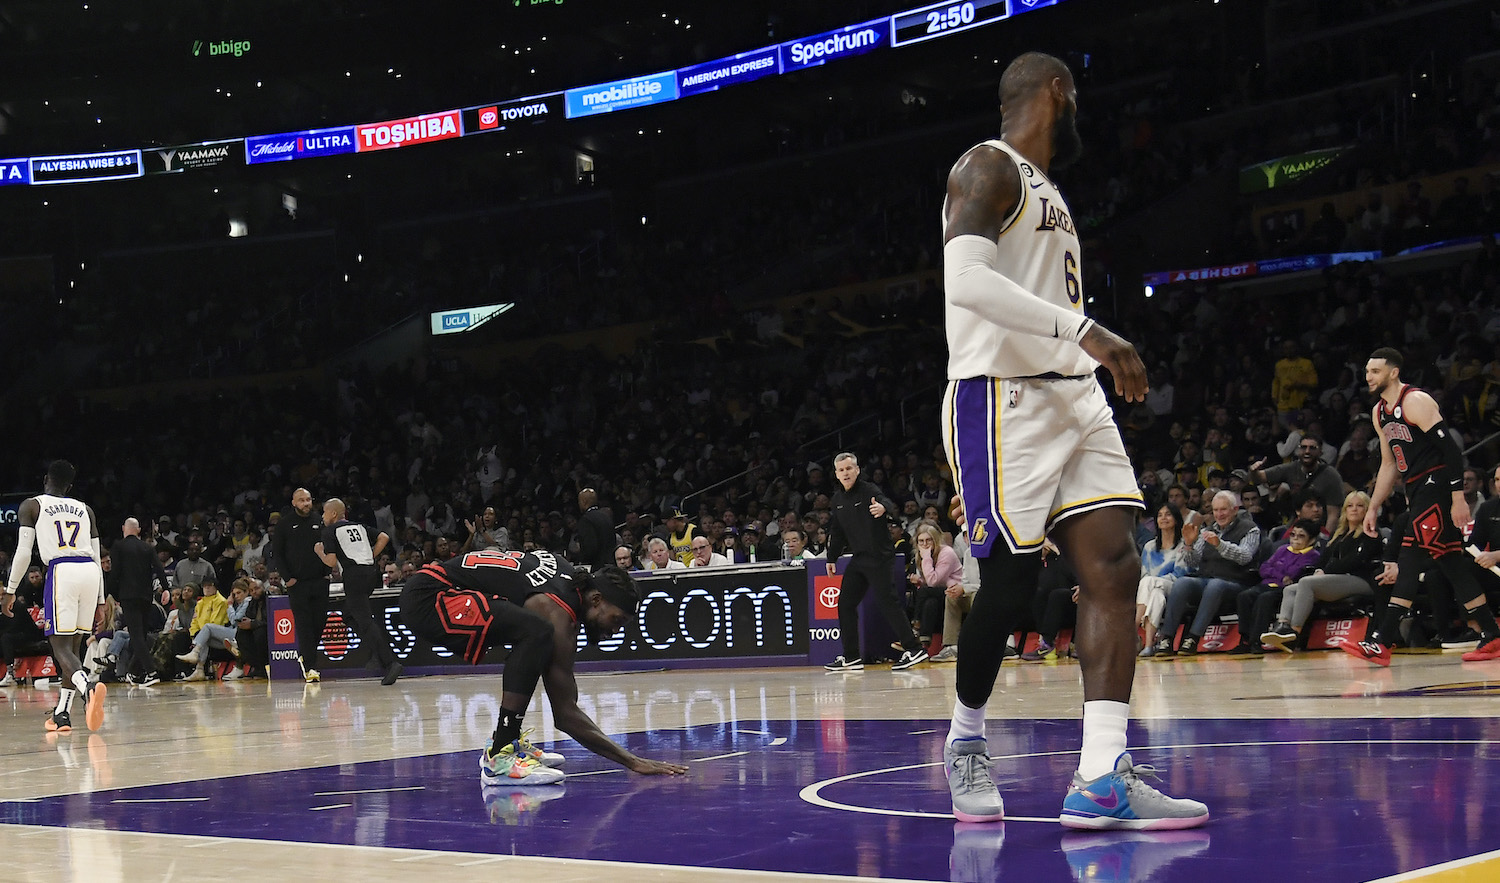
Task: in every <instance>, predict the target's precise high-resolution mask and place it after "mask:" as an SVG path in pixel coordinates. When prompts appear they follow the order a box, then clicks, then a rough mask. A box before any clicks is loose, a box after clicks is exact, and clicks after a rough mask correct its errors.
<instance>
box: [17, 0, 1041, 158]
mask: <svg viewBox="0 0 1500 883" xmlns="http://www.w3.org/2000/svg"><path fill="white" fill-rule="evenodd" d="M1061 2H1063V0H962V2H956V3H955V2H943V3H933V4H930V5H927V6H920V7H917V8H915V9H908V10H905V11H903V12H898V13H895V14H894V15H889V16H885V17H883V18H876V19H871V20H870V21H866V22H861V23H859V24H852V25H847V26H845V27H842V28H836V29H834V30H831V31H824V32H823V33H821V34H813V35H811V36H807V37H801V38H798V39H795V40H787V41H785V42H782V43H777V44H774V45H771V46H763V47H760V48H758V49H751V50H748V51H746V52H741V53H738V54H736V55H731V56H728V57H725V58H720V59H716V60H714V61H708V62H704V63H702V64H695V65H692V66H691V67H684V68H677V69H675V70H669V71H662V72H660V73H651V74H644V75H640V76H636V77H630V78H627V79H623V80H615V81H612V82H607V83H595V84H593V85H588V86H580V87H577V88H573V89H565V90H562V91H558V92H549V93H546V94H543V95H531V96H526V97H522V98H512V99H508V100H504V101H494V102H490V103H488V104H480V105H475V106H473V107H465V108H458V109H454V110H443V111H437V112H434V113H425V114H420V115H418V116H412V117H405V118H403V119H396V120H383V121H380V122H372V123H360V124H354V125H347V126H333V127H328V128H321V129H304V130H301V131H296V132H279V133H276V134H271V135H251V136H247V137H244V138H232V139H228V140H218V141H202V142H197V143H193V144H181V145H177V146H173V147H165V148H132V149H124V150H110V151H103V152H98V153H81V154H71V155H58V156H33V157H19V158H15V159H0V187H3V186H7V185H45V184H88V183H94V182H98V181H118V180H123V179H127V178H141V177H146V176H150V175H165V174H181V173H191V172H194V171H199V170H202V169H212V168H229V167H234V166H245V165H259V164H261V163H271V162H291V161H295V160H301V159H311V158H314V157H321V156H337V155H340V154H347V153H368V152H372V151H378V150H393V149H396V148H401V147H413V146H416V145H419V144H430V143H434V142H437V141H447V140H450V139H453V138H462V137H464V136H468V135H483V134H489V133H491V132H503V131H506V130H507V129H509V128H511V127H513V126H515V125H518V124H521V123H527V124H537V123H546V122H550V121H552V120H554V119H559V118H563V119H574V118H579V117H588V116H595V115H598V114H604V113H615V112H617V111H623V110H631V109H634V108H637V107H645V106H648V105H655V104H662V103H664V102H667V101H676V100H678V99H679V98H687V97H689V96H692V95H699V94H702V93H704V92H714V91H717V90H719V89H723V88H725V87H726V86H737V85H740V84H743V83H750V82H754V81H755V80H759V79H762V78H764V77H770V76H780V75H782V74H789V73H794V72H796V71H800V70H805V69H807V68H810V67H818V66H821V65H825V64H829V63H830V62H837V61H842V60H844V59H846V58H854V57H856V56H861V55H866V54H869V53H872V52H880V51H884V50H887V49H895V48H899V47H903V46H911V45H914V44H917V43H924V42H927V41H929V40H936V39H941V38H943V37H947V36H950V35H952V34H957V33H961V32H963V31H968V30H972V29H974V28H978V27H983V26H985V25H991V24H995V23H996V22H1001V21H1005V20H1006V19H1009V18H1012V17H1013V16H1017V15H1021V14H1023V13H1027V12H1033V11H1035V10H1038V9H1042V8H1044V7H1047V6H1056V5H1057V4H1058V3H1061Z"/></svg>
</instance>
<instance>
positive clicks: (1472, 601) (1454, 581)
mask: <svg viewBox="0 0 1500 883" xmlns="http://www.w3.org/2000/svg"><path fill="white" fill-rule="evenodd" d="M1402 364H1403V360H1402V358H1401V353H1400V352H1399V351H1397V350H1394V349H1392V348H1390V347H1381V348H1380V349H1378V350H1376V351H1375V352H1373V353H1371V354H1370V359H1369V361H1367V362H1366V363H1365V384H1366V385H1367V386H1368V387H1369V389H1370V392H1371V393H1372V394H1374V395H1377V396H1379V397H1380V398H1379V400H1378V401H1376V402H1375V407H1374V409H1373V410H1371V412H1370V419H1371V421H1373V422H1374V424H1375V432H1376V434H1377V435H1379V436H1380V473H1379V474H1378V475H1377V476H1376V478H1375V493H1374V494H1373V495H1372V496H1371V497H1370V508H1369V511H1367V512H1366V513H1365V533H1367V534H1369V535H1370V536H1375V535H1376V527H1377V524H1378V521H1377V519H1378V518H1379V516H1380V506H1381V504H1383V503H1384V502H1385V501H1386V499H1387V498H1388V497H1390V495H1391V491H1392V490H1393V489H1394V488H1395V485H1396V477H1397V476H1398V475H1399V476H1400V477H1401V479H1402V481H1403V482H1404V483H1405V487H1406V502H1407V507H1406V508H1407V511H1408V512H1410V513H1411V523H1410V526H1409V527H1408V528H1407V529H1406V531H1405V534H1404V536H1402V537H1401V551H1400V553H1399V557H1397V559H1396V568H1397V576H1396V585H1395V586H1394V587H1392V589H1391V601H1390V604H1388V605H1387V606H1386V609H1385V611H1384V612H1383V613H1382V614H1381V616H1380V620H1379V622H1378V623H1376V626H1375V630H1374V631H1372V632H1370V634H1368V635H1366V636H1365V639H1364V640H1363V641H1360V642H1358V643H1351V642H1347V641H1346V642H1345V643H1343V644H1340V645H1339V646H1340V647H1342V648H1343V649H1344V651H1345V652H1346V653H1349V654H1352V655H1354V656H1358V657H1359V658H1360V659H1364V660H1367V661H1369V662H1373V663H1375V664H1376V665H1390V664H1391V645H1392V644H1394V643H1395V641H1396V638H1397V637H1398V636H1399V631H1398V629H1399V628H1400V625H1401V619H1402V617H1404V616H1406V615H1408V614H1410V613H1411V605H1412V599H1413V598H1415V597H1416V596H1417V592H1418V591H1419V590H1420V589H1421V582H1420V579H1421V576H1422V572H1423V571H1425V570H1427V563H1428V562H1429V561H1431V562H1432V563H1433V564H1435V565H1436V566H1437V568H1438V570H1439V571H1440V572H1441V573H1442V574H1443V576H1444V577H1446V578H1447V579H1448V582H1449V583H1450V584H1451V585H1452V586H1453V596H1454V597H1455V598H1458V599H1459V600H1461V601H1462V602H1463V605H1464V609H1465V611H1466V612H1467V613H1468V618H1469V619H1472V620H1473V621H1474V622H1476V623H1477V624H1478V625H1479V647H1478V648H1477V649H1474V650H1470V651H1469V652H1468V653H1465V654H1464V655H1463V659H1464V661H1466V662H1478V661H1482V660H1487V659H1500V628H1497V627H1496V625H1495V617H1494V616H1492V615H1491V614H1490V608H1489V605H1488V604H1487V603H1486V599H1485V595H1484V591H1483V590H1482V589H1481V588H1480V587H1479V581H1478V580H1476V579H1475V578H1474V570H1473V565H1471V564H1470V563H1469V560H1468V555H1467V554H1465V553H1464V550H1463V547H1464V542H1463V539H1464V536H1463V530H1464V528H1465V527H1467V526H1468V524H1469V503H1468V501H1467V500H1466V499H1464V455H1463V451H1462V450H1460V449H1459V447H1458V440H1457V439H1456V438H1455V437H1454V435H1453V431H1452V430H1451V429H1449V428H1448V425H1447V424H1446V423H1444V422H1443V413H1442V411H1441V410H1439V409H1438V405H1437V402H1436V401H1434V400H1433V398H1432V396H1430V395H1428V394H1427V393H1425V392H1423V391H1422V390H1420V389H1418V388H1417V387H1415V386H1412V385H1410V384H1407V383H1402V382H1401V366H1402Z"/></svg>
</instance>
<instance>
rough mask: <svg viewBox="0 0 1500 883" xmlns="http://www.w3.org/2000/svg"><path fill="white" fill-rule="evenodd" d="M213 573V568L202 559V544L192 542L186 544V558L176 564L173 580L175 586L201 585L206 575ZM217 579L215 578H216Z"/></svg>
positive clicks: (206, 560)
mask: <svg viewBox="0 0 1500 883" xmlns="http://www.w3.org/2000/svg"><path fill="white" fill-rule="evenodd" d="M213 572H214V567H213V565H212V564H210V563H209V561H208V559H207V558H204V557H203V543H201V542H199V541H198V540H193V541H191V542H189V543H188V546H187V557H185V558H183V559H182V560H181V561H179V562H177V567H176V568H175V570H174V571H173V578H174V579H175V581H176V583H177V585H179V586H186V585H189V584H191V585H195V586H201V585H203V581H204V580H205V579H207V578H208V575H209V574H211V573H213ZM216 578H217V577H216Z"/></svg>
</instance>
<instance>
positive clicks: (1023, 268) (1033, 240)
mask: <svg viewBox="0 0 1500 883" xmlns="http://www.w3.org/2000/svg"><path fill="white" fill-rule="evenodd" d="M984 144H985V145H986V146H989V147H993V148H995V149H996V150H1003V151H1005V152H1006V153H1008V154H1010V157H1011V159H1013V160H1014V161H1015V163H1016V170H1017V172H1018V173H1019V175H1020V178H1021V193H1020V201H1019V202H1018V203H1017V205H1016V208H1015V211H1014V212H1012V213H1011V215H1010V217H1008V218H1006V219H1005V221H1004V223H1003V224H1002V225H1001V228H1000V237H999V239H998V240H997V241H998V244H999V249H1000V254H999V263H998V265H997V266H996V267H995V269H996V270H997V271H999V273H1000V274H1001V275H1003V276H1005V277H1006V278H1008V279H1010V280H1011V281H1012V282H1015V283H1016V284H1017V285H1019V286H1021V287H1022V288H1024V289H1026V290H1027V291H1029V292H1031V293H1032V294H1034V295H1036V296H1037V297H1039V298H1041V299H1042V300H1045V301H1047V302H1049V303H1052V304H1055V305H1057V306H1060V307H1063V308H1064V309H1068V310H1073V311H1074V312H1077V313H1082V312H1083V271H1082V268H1081V267H1080V260H1079V258H1080V255H1081V254H1082V250H1081V249H1080V248H1079V244H1078V233H1077V232H1076V231H1075V230H1074V228H1073V216H1072V214H1070V213H1069V212H1068V206H1067V204H1066V203H1064V202H1063V198H1062V194H1060V193H1059V192H1058V190H1057V186H1056V185H1055V184H1053V183H1052V181H1051V180H1050V179H1049V178H1048V177H1047V176H1046V175H1044V174H1042V171H1041V169H1038V168H1037V167H1036V166H1034V165H1032V164H1031V162H1030V161H1029V160H1027V159H1026V158H1025V157H1024V156H1022V155H1021V154H1020V153H1019V152H1017V151H1016V150H1015V149H1014V148H1012V147H1011V146H1010V145H1009V144H1006V143H1005V142H1004V141H1000V140H998V139H996V140H994V141H985V142H984ZM947 228H948V204H947V201H946V200H944V202H943V230H944V233H945V234H946V232H947ZM945 315H946V323H947V327H948V379H949V380H964V379H966V378H970V377H1032V376H1036V375H1039V374H1062V375H1064V376H1075V375H1087V374H1093V373H1094V369H1095V368H1096V367H1098V363H1097V362H1095V361H1094V360H1093V359H1092V358H1091V357H1089V355H1088V354H1087V353H1085V352H1084V351H1083V350H1082V349H1081V348H1080V347H1079V346H1078V344H1076V343H1072V342H1070V341H1067V340H1057V339H1049V338H1045V337H1038V336H1036V335H1034V334H1023V333H1020V332H1016V331H1010V330H1007V329H1005V328H1002V327H1000V326H999V325H996V324H994V323H992V322H989V321H987V320H986V319H984V318H982V317H981V316H979V315H978V314H976V313H973V312H971V311H969V310H966V309H964V308H962V307H958V306H954V304H953V301H952V299H951V298H950V299H948V301H947V304H946V306H945Z"/></svg>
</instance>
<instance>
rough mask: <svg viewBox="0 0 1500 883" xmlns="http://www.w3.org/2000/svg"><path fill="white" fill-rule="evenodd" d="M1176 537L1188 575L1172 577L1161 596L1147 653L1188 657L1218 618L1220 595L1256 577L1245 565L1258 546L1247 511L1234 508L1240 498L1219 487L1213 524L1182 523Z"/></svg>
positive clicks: (1248, 566) (1248, 565)
mask: <svg viewBox="0 0 1500 883" xmlns="http://www.w3.org/2000/svg"><path fill="white" fill-rule="evenodd" d="M1182 541H1183V543H1185V544H1186V545H1187V547H1188V548H1187V551H1186V552H1184V553H1183V563H1185V564H1186V565H1187V566H1188V575H1187V576H1181V577H1178V578H1177V581H1176V582H1175V583H1173V584H1172V591H1171V592H1170V593H1168V595H1167V610H1166V613H1165V614H1163V616H1162V624H1161V632H1160V633H1159V634H1158V635H1157V638H1156V647H1155V648H1154V650H1153V652H1152V655H1153V656H1159V657H1160V656H1174V655H1177V654H1178V653H1181V654H1182V655H1184V656H1192V655H1193V654H1195V653H1197V652H1198V641H1199V639H1200V638H1202V637H1203V633H1204V632H1206V631H1207V630H1208V627H1209V626H1210V625H1212V624H1213V622H1214V620H1215V619H1217V618H1218V616H1219V607H1220V605H1221V604H1222V603H1223V602H1224V600H1225V598H1227V597H1229V596H1230V595H1231V594H1234V593H1237V592H1238V591H1239V590H1240V589H1243V588H1245V587H1247V586H1250V585H1253V584H1254V583H1255V582H1256V579H1257V576H1256V573H1255V571H1254V570H1253V569H1251V567H1250V562H1251V561H1253V560H1254V559H1255V553H1256V552H1257V551H1259V549H1260V528H1259V527H1256V526H1255V521H1254V520H1253V519H1252V518H1251V517H1250V513H1248V512H1246V511H1244V510H1243V509H1241V508H1240V498H1239V496H1238V495H1236V494H1235V493H1234V492H1233V491H1219V493H1217V494H1215V495H1214V499H1213V523H1212V524H1210V525H1208V526H1206V527H1204V526H1201V525H1199V524H1196V523H1193V522H1191V521H1190V522H1188V523H1186V524H1184V525H1183V527H1182ZM1194 602H1197V603H1198V615H1197V616H1196V617H1194V619H1193V622H1192V624H1191V625H1189V626H1188V629H1187V632H1186V633H1185V634H1184V635H1183V636H1182V646H1181V647H1180V648H1178V649H1175V650H1174V648H1173V646H1172V642H1173V638H1174V637H1175V635H1176V633H1177V627H1178V626H1180V625H1182V621H1183V619H1184V617H1186V615H1187V610H1188V607H1189V606H1190V605H1192V604H1193V603H1194Z"/></svg>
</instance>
